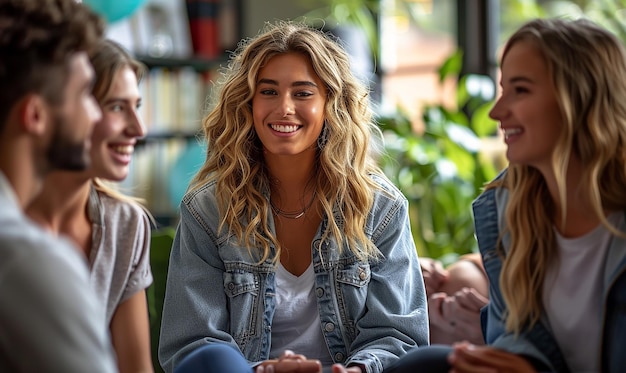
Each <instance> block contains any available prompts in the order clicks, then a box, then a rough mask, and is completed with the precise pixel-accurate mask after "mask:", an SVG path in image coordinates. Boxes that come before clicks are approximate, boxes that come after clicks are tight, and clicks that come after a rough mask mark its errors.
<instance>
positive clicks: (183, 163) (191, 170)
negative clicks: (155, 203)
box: [168, 139, 206, 206]
mask: <svg viewBox="0 0 626 373" xmlns="http://www.w3.org/2000/svg"><path fill="white" fill-rule="evenodd" d="M205 158H206V145H201V144H199V143H198V140H197V139H193V140H189V141H188V142H187V147H186V148H185V150H183V152H182V153H181V154H180V156H179V157H178V159H177V160H176V162H174V165H173V166H172V169H171V171H170V175H169V179H168V180H169V181H168V182H169V185H168V196H169V199H170V203H171V205H172V206H178V205H179V204H180V201H181V200H182V199H183V196H184V195H185V192H186V191H187V186H188V185H189V182H190V181H191V179H192V178H193V176H194V175H195V174H196V172H198V170H199V169H200V167H202V164H203V163H204V159H205Z"/></svg>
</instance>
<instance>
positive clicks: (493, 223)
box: [472, 188, 626, 373]
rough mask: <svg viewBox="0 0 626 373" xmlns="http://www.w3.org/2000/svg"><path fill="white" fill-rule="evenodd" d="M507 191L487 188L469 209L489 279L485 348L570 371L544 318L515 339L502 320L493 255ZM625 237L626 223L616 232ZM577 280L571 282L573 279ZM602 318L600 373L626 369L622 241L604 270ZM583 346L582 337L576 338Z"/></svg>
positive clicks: (615, 243)
mask: <svg viewBox="0 0 626 373" xmlns="http://www.w3.org/2000/svg"><path fill="white" fill-rule="evenodd" d="M507 201H508V191H507V190H506V189H504V188H496V189H489V190H487V191H485V192H484V193H483V194H481V195H480V196H479V197H478V198H477V199H476V200H475V201H474V203H473V204H472V207H473V210H474V223H475V229H476V238H477V240H478V246H479V249H480V252H481V254H482V258H483V263H484V266H485V270H486V271H487V276H488V277H489V282H490V290H489V300H490V302H489V305H488V306H487V307H485V308H484V309H483V312H484V313H485V314H483V315H482V316H483V320H486V325H483V330H484V332H485V340H486V342H487V344H489V345H492V346H494V347H498V348H502V349H504V350H507V351H510V352H513V353H516V354H520V355H525V356H527V357H530V358H531V359H532V360H534V361H536V362H540V363H542V364H543V365H544V366H545V367H547V369H548V370H549V371H553V372H569V368H568V367H567V363H566V362H565V360H564V357H563V355H562V353H561V351H560V349H559V346H558V344H557V342H556V340H555V339H554V336H553V335H552V332H551V330H550V327H549V325H548V323H547V322H546V317H545V315H544V316H543V318H542V320H541V322H539V323H537V324H536V325H535V326H534V327H533V328H532V329H531V330H530V331H525V332H523V333H521V334H520V335H519V336H517V337H515V336H514V335H513V334H512V333H508V332H506V331H505V328H504V318H503V315H504V313H505V310H506V306H505V304H504V299H503V298H502V293H501V292H500V287H499V283H500V272H501V271H502V259H501V257H500V256H499V253H498V250H497V241H498V236H499V234H500V232H501V231H502V230H503V229H504V227H505V224H506V222H505V217H504V216H505V209H506V205H507ZM617 228H618V229H619V230H620V231H622V232H626V224H623V225H622V226H619V227H617ZM502 245H503V249H504V252H505V253H506V252H507V251H508V250H509V246H510V237H509V236H508V235H505V236H504V237H503V239H502ZM573 280H574V281H575V279H573ZM603 293H604V319H603V322H602V325H603V334H602V339H601V341H602V342H601V345H600V346H588V347H589V348H599V349H600V359H601V365H600V366H601V369H602V372H605V373H609V372H611V373H618V372H624V371H625V370H626V353H625V351H626V347H625V346H626V240H624V239H623V238H620V237H613V239H612V241H611V245H610V247H609V251H608V255H607V259H606V261H605V267H604V292H603ZM580 343H585V336H584V335H581V336H580Z"/></svg>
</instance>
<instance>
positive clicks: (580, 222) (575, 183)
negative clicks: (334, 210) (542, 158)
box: [542, 157, 600, 237]
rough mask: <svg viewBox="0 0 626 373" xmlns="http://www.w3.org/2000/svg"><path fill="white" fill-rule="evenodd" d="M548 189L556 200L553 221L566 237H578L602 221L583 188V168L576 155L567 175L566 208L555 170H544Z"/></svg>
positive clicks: (572, 159) (554, 200) (571, 161)
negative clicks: (561, 197)
mask: <svg viewBox="0 0 626 373" xmlns="http://www.w3.org/2000/svg"><path fill="white" fill-rule="evenodd" d="M542 174H543V175H544V178H545V180H546V183H547V186H548V191H549V192H550V196H551V197H552V200H553V202H554V206H555V209H554V210H555V211H554V214H553V221H554V224H555V226H556V227H557V230H558V231H559V233H561V235H563V236H564V237H578V236H581V235H583V234H585V233H588V232H590V231H591V230H593V229H594V228H595V227H597V226H598V224H599V223H600V219H599V218H598V217H597V216H596V214H595V212H594V211H593V207H592V204H591V201H590V200H589V198H588V197H587V195H585V193H584V192H583V188H581V183H582V182H583V181H582V168H581V166H580V162H579V161H578V159H577V158H576V157H572V158H571V159H570V162H569V166H568V169H567V173H566V175H565V193H566V196H565V209H564V210H563V205H562V201H561V199H560V194H559V191H558V187H557V183H556V177H555V175H554V172H543V173H542ZM563 213H564V214H565V219H563Z"/></svg>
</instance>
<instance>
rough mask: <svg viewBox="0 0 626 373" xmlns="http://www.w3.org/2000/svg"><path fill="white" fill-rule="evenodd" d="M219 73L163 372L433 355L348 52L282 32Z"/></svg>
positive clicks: (393, 194) (392, 191)
mask: <svg viewBox="0 0 626 373" xmlns="http://www.w3.org/2000/svg"><path fill="white" fill-rule="evenodd" d="M223 73H224V75H223V78H222V80H221V81H220V82H219V83H220V88H221V90H220V91H219V95H218V96H217V100H216V103H215V105H214V108H213V109H212V110H211V112H210V113H209V114H208V116H207V117H206V118H205V120H204V122H203V128H204V134H205V139H206V142H207V149H208V151H207V157H206V161H205V163H204V165H203V166H202V168H201V169H200V171H199V172H198V173H197V175H196V176H195V177H194V179H193V180H192V182H191V185H190V187H189V190H188V192H187V194H186V195H185V197H184V198H183V201H182V203H181V222H180V225H179V227H178V231H177V235H176V240H175V243H174V246H173V249H172V256H171V261H170V271H169V275H168V283H167V292H166V299H165V306H164V311H163V322H162V325H163V326H162V333H161V343H160V359H161V363H162V364H163V366H164V367H165V369H166V370H167V371H173V370H174V369H175V368H177V369H178V370H177V371H178V372H185V371H187V372H188V371H203V372H218V371H220V372H221V371H222V370H221V369H224V367H222V366H220V365H219V363H217V360H216V359H217V358H216V357H215V355H219V354H222V353H223V351H224V350H226V351H229V352H233V353H235V355H236V357H235V358H233V359H234V360H233V361H240V360H242V362H241V368H240V369H239V370H238V369H235V368H233V365H232V364H233V363H232V362H230V361H231V360H228V361H229V363H228V369H229V371H242V372H247V371H251V370H252V369H256V371H257V372H258V373H261V372H263V371H266V370H265V369H267V371H271V370H273V369H277V371H280V369H287V370H285V371H290V370H289V369H290V368H289V367H288V366H289V364H293V363H294V361H296V362H297V363H298V364H302V366H301V368H302V369H306V367H305V366H308V367H309V368H310V369H312V371H317V370H318V369H319V367H320V365H321V366H322V367H323V369H324V371H325V372H330V371H331V367H332V369H335V370H334V371H335V372H365V371H367V372H382V370H383V369H384V368H385V367H386V366H388V365H390V364H391V363H392V362H394V361H396V360H398V358H399V357H400V356H401V355H403V354H404V353H405V352H406V351H407V350H408V349H410V348H413V347H416V346H422V345H426V344H427V343H428V322H427V317H426V300H425V291H424V285H423V281H422V277H421V272H420V268H419V264H418V261H417V255H416V250H415V245H414V243H413V239H412V235H411V231H410V226H409V218H408V202H407V200H406V198H405V197H404V196H403V195H402V194H401V193H400V192H399V191H398V189H397V188H396V187H394V186H393V185H392V184H391V183H390V182H389V180H388V179H387V178H386V177H385V176H384V175H383V173H382V171H381V170H380V169H379V168H378V166H377V165H376V161H375V159H374V158H373V157H374V154H375V152H376V149H375V146H374V145H375V144H378V142H377V141H380V138H377V136H379V135H380V133H379V131H378V130H377V127H376V124H375V123H374V122H373V119H372V112H371V108H370V101H369V100H370V98H369V95H368V90H367V89H366V87H365V86H364V85H363V84H362V83H361V82H360V81H359V80H358V79H357V78H355V76H354V75H353V74H352V73H351V71H350V61H349V59H348V55H347V54H346V52H345V51H344V50H343V48H342V47H341V46H340V44H339V43H338V42H337V41H336V40H334V39H333V38H332V37H331V36H329V35H327V34H324V33H322V32H321V31H319V30H316V29H312V28H309V27H307V26H304V25H301V24H297V23H291V22H278V23H276V24H269V25H268V26H267V29H266V30H264V32H263V33H261V34H260V35H258V36H257V37H255V38H253V39H250V40H248V41H245V42H243V43H242V44H241V45H240V47H239V49H238V51H237V52H236V53H235V55H234V56H233V58H232V59H231V61H230V63H229V64H228V66H227V67H226V68H225V69H224V71H223ZM291 351H295V352H296V354H294V353H292V352H291ZM207 356H211V357H210V358H208V357H207ZM242 357H245V360H243V359H242ZM181 361H182V362H181ZM198 361H205V362H210V364H209V366H204V365H201V364H200V365H196V364H198ZM233 369H234V370H233ZM293 371H294V372H295V371H296V370H293ZM302 371H305V370H302Z"/></svg>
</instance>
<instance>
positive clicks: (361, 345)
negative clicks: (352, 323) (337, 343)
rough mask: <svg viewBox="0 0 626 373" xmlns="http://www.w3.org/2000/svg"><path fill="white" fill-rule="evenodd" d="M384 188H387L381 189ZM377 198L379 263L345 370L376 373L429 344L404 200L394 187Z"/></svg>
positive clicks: (374, 222)
mask: <svg viewBox="0 0 626 373" xmlns="http://www.w3.org/2000/svg"><path fill="white" fill-rule="evenodd" d="M383 186H385V184H383ZM387 188H390V190H391V193H392V194H391V196H392V198H390V196H389V195H387V194H386V193H382V194H377V196H376V199H377V201H376V202H375V203H374V209H373V211H372V212H371V214H370V219H369V223H368V227H367V230H368V234H371V240H372V242H373V243H374V244H375V245H376V246H377V247H378V249H379V250H380V252H381V253H382V255H383V259H382V260H380V261H378V262H375V263H373V264H372V267H371V279H370V283H369V285H368V291H367V297H366V300H365V307H363V310H364V311H365V312H364V313H363V314H362V316H361V317H360V318H358V320H356V328H357V336H356V338H355V339H354V342H353V343H352V345H351V346H349V348H350V349H351V353H350V357H349V359H348V361H347V362H346V365H349V364H351V363H358V364H363V365H365V366H366V367H367V372H368V373H380V372H382V371H383V369H384V368H385V367H387V366H389V365H390V363H391V362H393V361H395V360H397V359H398V358H399V357H400V356H402V355H403V354H404V353H406V352H407V351H408V350H410V349H412V348H415V347H421V346H426V345H428V314H427V306H426V292H425V288H424V282H423V278H422V273H421V269H420V266H419V262H418V258H417V251H416V248H415V244H414V241H413V236H412V234H411V228H410V223H409V215H408V201H407V200H406V198H404V196H403V195H402V194H401V193H400V192H399V191H397V190H396V189H395V188H394V187H393V186H391V185H387Z"/></svg>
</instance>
